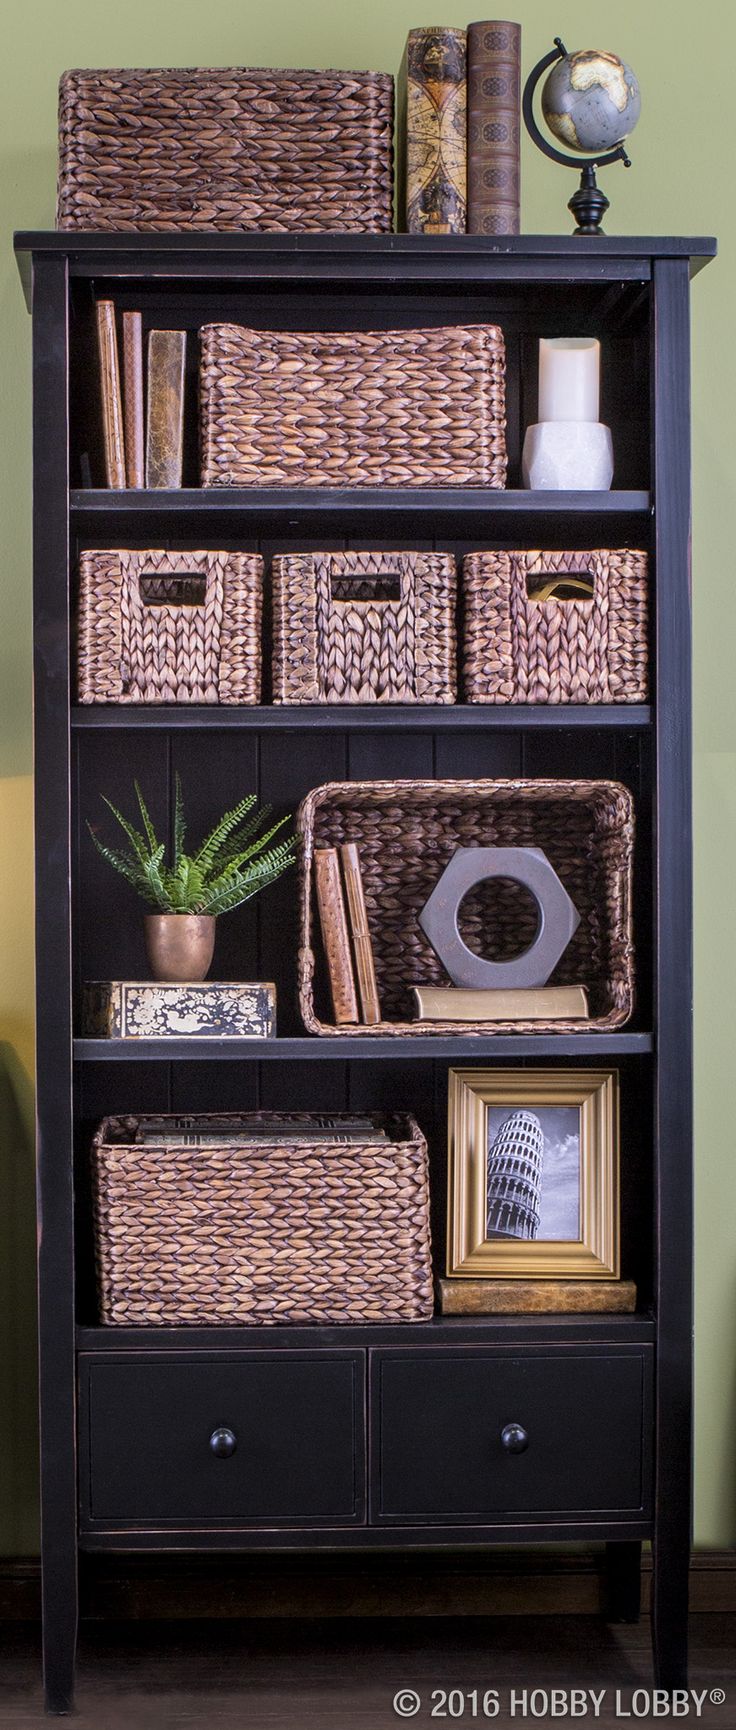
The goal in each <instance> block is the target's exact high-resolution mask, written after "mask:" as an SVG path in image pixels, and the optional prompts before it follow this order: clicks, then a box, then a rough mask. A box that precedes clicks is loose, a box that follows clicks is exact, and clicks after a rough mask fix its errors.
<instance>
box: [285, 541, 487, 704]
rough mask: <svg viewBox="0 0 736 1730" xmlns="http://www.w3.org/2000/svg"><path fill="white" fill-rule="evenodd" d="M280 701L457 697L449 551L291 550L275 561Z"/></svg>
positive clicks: (453, 593)
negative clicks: (318, 551) (354, 551)
mask: <svg viewBox="0 0 736 1730" xmlns="http://www.w3.org/2000/svg"><path fill="white" fill-rule="evenodd" d="M272 585H273V700H274V702H275V703H454V701H455V696H456V687H457V674H456V666H455V657H456V648H457V643H456V630H455V598H456V590H457V574H456V569H455V560H454V558H453V557H452V556H451V554H449V553H407V552H403V553H374V552H367V553H353V552H350V553H288V554H283V555H279V556H278V557H277V558H275V559H274V561H273V565H272Z"/></svg>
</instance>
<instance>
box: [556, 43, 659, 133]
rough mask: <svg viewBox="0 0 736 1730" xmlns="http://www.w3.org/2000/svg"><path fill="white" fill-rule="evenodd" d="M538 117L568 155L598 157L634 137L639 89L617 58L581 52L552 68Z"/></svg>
mask: <svg viewBox="0 0 736 1730" xmlns="http://www.w3.org/2000/svg"><path fill="white" fill-rule="evenodd" d="M542 113H543V115H544V118H545V120H546V122H547V125H548V127H549V129H550V132H551V133H553V135H554V137H555V138H557V139H559V141H560V143H561V144H565V145H567V148H568V150H578V151H580V152H581V153H583V154H586V155H594V156H603V155H604V153H605V152H606V151H607V150H615V149H616V146H617V145H619V144H621V143H622V142H623V140H624V138H627V137H628V135H629V133H630V132H633V130H634V127H635V126H636V122H637V120H638V119H639V115H640V113H641V96H640V94H639V85H638V82H637V79H636V77H635V75H634V73H633V72H632V70H631V67H630V66H627V65H626V63H625V62H624V61H623V60H619V58H618V55H617V54H605V53H602V52H600V50H598V49H597V48H583V49H581V50H580V51H579V52H578V53H576V54H566V55H565V57H564V59H562V60H558V61H557V64H556V65H555V66H553V67H552V70H551V72H550V74H549V77H548V78H547V79H546V81H545V84H544V88H543V90H542Z"/></svg>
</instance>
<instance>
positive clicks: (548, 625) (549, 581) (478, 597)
mask: <svg viewBox="0 0 736 1730" xmlns="http://www.w3.org/2000/svg"><path fill="white" fill-rule="evenodd" d="M581 576H582V577H584V578H587V579H592V583H593V594H592V598H583V599H580V598H575V597H572V598H570V599H564V600H563V599H558V598H556V597H555V596H550V598H549V599H542V600H539V599H536V600H535V599H532V598H531V595H530V592H529V585H530V583H531V584H532V586H533V587H538V588H540V589H541V590H542V593H544V592H545V590H548V589H550V588H552V587H553V586H554V584H555V579H556V580H557V581H558V582H559V583H563V582H564V579H565V578H566V577H567V578H569V577H572V578H575V577H581ZM463 598H464V615H465V619H464V639H463V679H464V690H465V695H466V697H467V700H468V702H469V703H643V702H646V699H647V694H648V688H649V684H648V665H647V656H648V652H647V625H648V602H649V587H648V581H647V555H646V553H642V552H631V551H629V550H628V549H626V548H622V549H617V548H611V547H602V548H599V549H598V550H597V551H595V552H589V553H541V552H492V553H468V554H467V556H466V558H465V560H464V561H463Z"/></svg>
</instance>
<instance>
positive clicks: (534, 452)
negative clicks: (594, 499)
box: [521, 420, 613, 493]
mask: <svg viewBox="0 0 736 1730" xmlns="http://www.w3.org/2000/svg"><path fill="white" fill-rule="evenodd" d="M521 473H522V478H523V481H524V486H525V487H529V488H531V489H532V491H534V492H554V491H558V492H586V493H587V492H607V491H608V489H609V487H610V485H611V481H612V480H613V440H612V438H611V429H610V427H607V426H604V425H603V423H602V421H572V420H548V421H538V422H537V424H536V425H535V426H530V427H527V429H526V437H525V439H524V449H523V452H522V458H521Z"/></svg>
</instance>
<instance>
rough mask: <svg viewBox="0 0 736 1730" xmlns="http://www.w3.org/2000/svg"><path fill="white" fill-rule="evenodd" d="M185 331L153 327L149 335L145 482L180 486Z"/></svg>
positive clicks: (148, 484)
mask: <svg viewBox="0 0 736 1730" xmlns="http://www.w3.org/2000/svg"><path fill="white" fill-rule="evenodd" d="M185 350H186V331H184V330H152V331H150V333H149V337H148V419H147V430H146V486H147V487H180V486H181V474H182V450H183V433H184V358H185Z"/></svg>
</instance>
